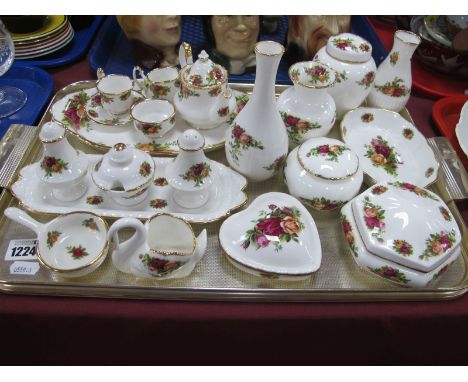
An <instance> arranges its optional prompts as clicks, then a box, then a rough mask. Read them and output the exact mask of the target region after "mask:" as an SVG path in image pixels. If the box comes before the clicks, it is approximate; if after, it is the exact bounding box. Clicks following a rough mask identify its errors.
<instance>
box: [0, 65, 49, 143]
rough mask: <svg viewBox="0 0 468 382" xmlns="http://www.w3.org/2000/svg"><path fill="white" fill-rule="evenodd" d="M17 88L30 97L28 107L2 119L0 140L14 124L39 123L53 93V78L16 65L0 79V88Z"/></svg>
mask: <svg viewBox="0 0 468 382" xmlns="http://www.w3.org/2000/svg"><path fill="white" fill-rule="evenodd" d="M2 85H10V86H16V87H18V88H20V89H21V90H23V91H25V92H26V94H27V95H28V100H27V102H26V105H24V106H23V108H22V109H20V110H19V111H17V112H16V113H15V114H13V115H11V116H9V117H7V118H3V119H0V138H1V137H3V135H4V134H5V132H6V131H7V130H8V128H9V127H10V125H11V124H12V123H22V124H26V125H34V124H36V123H37V122H39V119H40V117H41V116H42V112H43V110H44V108H45V106H46V104H47V102H48V101H49V99H50V97H51V95H52V91H53V82H52V77H51V76H50V75H49V73H47V72H46V71H45V70H43V69H40V68H38V67H33V66H31V67H29V66H24V65H17V64H16V62H15V64H14V65H13V66H12V67H11V68H10V70H8V71H7V72H6V73H5V74H4V75H3V76H1V77H0V86H2Z"/></svg>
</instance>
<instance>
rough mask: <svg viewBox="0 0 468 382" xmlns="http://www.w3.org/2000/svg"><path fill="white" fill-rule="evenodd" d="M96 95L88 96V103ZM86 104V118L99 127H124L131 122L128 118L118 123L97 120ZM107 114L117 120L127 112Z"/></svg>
mask: <svg viewBox="0 0 468 382" xmlns="http://www.w3.org/2000/svg"><path fill="white" fill-rule="evenodd" d="M133 91H134V92H136V90H133ZM137 93H138V92H137ZM98 94H99V92H96V93H94V94H92V95H90V100H89V101H88V102H90V101H91V100H92V98H93V97H94V96H95V95H98ZM138 94H140V93H138ZM70 102H71V100H68V101H67V103H66V104H65V109H66V108H67V106H68V104H69V103H70ZM88 102H86V104H85V105H84V108H85V112H86V115H87V117H88V118H89V119H91V120H92V121H94V122H96V123H98V124H100V125H106V126H124V125H126V124H127V123H129V122H131V118H129V119H128V120H127V121H119V122H106V121H103V120H100V119H97V118H95V117H93V116H92V115H91V114H90V113H89V111H88V109H89V107H88ZM103 109H104V107H103ZM104 110H105V109H104ZM106 111H107V110H106ZM107 113H109V115H110V116H111V117H117V118H119V117H120V116H122V115H125V114H126V113H128V111H126V112H123V113H119V114H112V113H110V112H107ZM52 119H54V118H53V117H52ZM54 121H55V119H54Z"/></svg>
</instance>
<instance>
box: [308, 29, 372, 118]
mask: <svg viewBox="0 0 468 382" xmlns="http://www.w3.org/2000/svg"><path fill="white" fill-rule="evenodd" d="M314 59H315V60H318V61H320V62H323V63H324V64H326V65H328V66H329V67H330V68H332V69H334V70H335V71H336V82H335V84H334V86H333V87H330V89H328V92H329V93H330V95H331V96H332V97H333V99H334V101H335V104H336V113H337V117H338V118H341V117H342V116H343V115H344V113H346V112H347V111H349V110H352V109H355V108H356V107H358V106H360V105H361V104H362V103H363V102H364V100H365V99H366V97H367V96H368V95H369V93H370V91H371V89H372V84H373V83H374V78H375V72H376V65H375V61H374V59H373V58H372V46H371V44H370V43H369V42H368V41H366V40H364V39H363V38H362V37H360V36H357V35H355V34H352V33H342V34H339V35H337V36H332V37H330V38H329V39H328V42H327V45H326V46H324V47H322V48H321V49H320V50H319V51H318V52H317V54H316V55H315V58H314Z"/></svg>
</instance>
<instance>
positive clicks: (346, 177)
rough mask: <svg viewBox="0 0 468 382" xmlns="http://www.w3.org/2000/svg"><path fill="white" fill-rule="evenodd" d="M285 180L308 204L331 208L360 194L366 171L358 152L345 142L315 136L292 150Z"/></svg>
mask: <svg viewBox="0 0 468 382" xmlns="http://www.w3.org/2000/svg"><path fill="white" fill-rule="evenodd" d="M284 180H285V183H286V185H287V186H288V189H289V193H290V194H291V195H293V196H295V197H297V198H299V199H300V200H301V201H302V202H303V203H304V204H306V205H308V206H310V207H312V208H314V209H316V210H321V211H329V210H334V209H336V208H339V207H341V206H342V205H343V204H344V203H346V202H347V201H349V200H351V199H352V198H353V197H354V196H356V195H357V193H358V192H359V189H360V188H361V184H362V180H363V172H362V169H361V167H360V166H359V159H358V157H357V155H356V154H355V153H354V152H353V151H352V150H351V149H350V148H349V147H348V146H346V145H345V144H344V143H343V142H341V141H339V140H337V139H331V138H312V139H309V140H307V141H306V142H304V143H303V144H301V145H300V146H299V147H296V148H295V149H294V150H292V151H291V153H290V154H289V156H288V159H287V161H286V166H285V168H284Z"/></svg>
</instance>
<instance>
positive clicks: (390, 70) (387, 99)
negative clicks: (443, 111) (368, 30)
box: [367, 30, 421, 112]
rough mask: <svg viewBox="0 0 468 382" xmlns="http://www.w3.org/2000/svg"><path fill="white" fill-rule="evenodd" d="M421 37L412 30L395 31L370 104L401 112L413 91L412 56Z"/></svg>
mask: <svg viewBox="0 0 468 382" xmlns="http://www.w3.org/2000/svg"><path fill="white" fill-rule="evenodd" d="M420 42H421V39H420V38H419V36H417V35H416V34H414V33H412V32H408V31H402V30H398V31H396V32H395V36H394V42H393V48H392V51H391V52H390V54H389V55H388V56H387V58H386V59H385V60H384V61H383V62H382V63H381V64H380V66H379V68H378V70H377V74H376V76H375V81H374V86H373V87H372V89H371V92H370V94H369V96H368V97H367V101H368V104H369V106H372V107H379V108H383V109H388V110H393V111H396V112H399V111H400V110H401V109H403V108H404V107H405V105H406V103H407V102H408V99H409V97H410V93H411V83H412V77H411V57H412V56H413V53H414V51H415V50H416V48H417V47H418V45H419V43H420Z"/></svg>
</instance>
